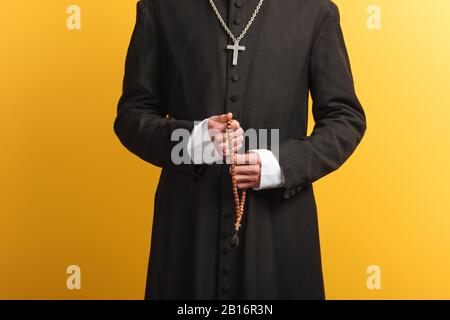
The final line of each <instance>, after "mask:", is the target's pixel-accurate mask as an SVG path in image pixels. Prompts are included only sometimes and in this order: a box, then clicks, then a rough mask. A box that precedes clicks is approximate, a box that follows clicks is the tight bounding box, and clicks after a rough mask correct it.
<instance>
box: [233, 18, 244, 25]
mask: <svg viewBox="0 0 450 320" xmlns="http://www.w3.org/2000/svg"><path fill="white" fill-rule="evenodd" d="M241 23H242V18H241V17H236V18H235V19H234V24H236V25H240V24H241Z"/></svg>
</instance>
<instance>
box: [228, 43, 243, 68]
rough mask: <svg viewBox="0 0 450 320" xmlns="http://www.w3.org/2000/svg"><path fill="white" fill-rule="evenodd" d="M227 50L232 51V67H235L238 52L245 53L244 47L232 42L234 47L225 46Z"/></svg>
mask: <svg viewBox="0 0 450 320" xmlns="http://www.w3.org/2000/svg"><path fill="white" fill-rule="evenodd" d="M227 49H228V50H233V66H235V65H237V63H238V57H239V51H245V47H244V46H240V45H239V41H238V40H236V41H234V45H231V44H229V45H227Z"/></svg>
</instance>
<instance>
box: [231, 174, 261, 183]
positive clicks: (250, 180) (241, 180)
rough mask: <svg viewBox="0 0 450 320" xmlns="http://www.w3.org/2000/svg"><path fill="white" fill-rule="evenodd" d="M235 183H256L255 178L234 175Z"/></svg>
mask: <svg viewBox="0 0 450 320" xmlns="http://www.w3.org/2000/svg"><path fill="white" fill-rule="evenodd" d="M235 177H236V182H237V183H238V184H239V183H254V182H255V181H256V179H255V177H253V176H246V175H235Z"/></svg>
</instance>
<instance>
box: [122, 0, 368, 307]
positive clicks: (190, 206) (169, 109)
mask: <svg viewBox="0 0 450 320" xmlns="http://www.w3.org/2000/svg"><path fill="white" fill-rule="evenodd" d="M257 2H258V1H257V0H242V1H239V0H215V3H216V5H217V7H218V9H219V11H220V12H221V13H222V16H223V17H224V19H225V21H226V22H227V24H228V25H229V26H230V27H231V30H232V32H233V33H234V34H235V35H236V36H237V35H238V34H240V32H241V31H242V29H243V28H244V26H245V24H246V23H247V21H248V19H249V18H250V16H251V14H252V12H253V10H254V8H255V7H256V5H257ZM231 43H232V42H231V41H230V39H229V38H228V35H227V34H226V33H225V31H224V30H223V28H222V26H221V25H220V24H219V22H218V20H217V18H216V16H215V15H214V12H213V10H212V8H211V7H210V4H209V2H208V0H141V1H139V2H138V4H137V21H136V25H135V29H134V32H133V35H132V38H131V42H130V46H129V49H128V54H127V59H126V65H125V76H124V83H123V94H122V96H121V98H120V101H119V105H118V113H117V118H116V120H115V123H114V130H115V133H116V134H117V136H118V137H119V139H120V141H121V142H122V143H123V145H124V146H125V147H126V148H127V149H128V150H130V151H131V152H132V153H134V154H136V155H137V156H139V157H140V158H142V159H144V160H145V161H147V162H149V163H151V164H153V165H155V166H158V167H162V173H161V177H160V180H159V184H158V188H157V192H156V195H155V208H154V221H153V231H152V232H153V233H152V242H151V254H150V263H149V271H148V277H147V286H146V295H145V297H146V298H151V299H323V298H325V293H324V284H323V277H322V268H321V256H320V245H319V232H318V223H317V212H316V203H315V199H314V194H313V187H312V183H313V182H314V181H316V180H317V179H319V178H321V177H323V176H325V175H326V174H328V173H330V172H332V171H334V170H336V169H337V168H338V167H339V166H341V165H342V164H343V163H344V162H345V161H346V159H347V158H348V157H349V156H350V155H351V154H352V152H353V151H354V150H355V148H356V147H357V145H358V144H359V142H360V141H361V139H362V137H363V135H364V132H365V129H366V123H365V114H364V111H363V109H362V107H361V105H360V103H359V101H358V98H357V96H356V94H355V90H354V85H353V79H352V74H351V69H350V63H349V59H348V55H347V51H346V47H345V43H344V39H343V36H342V32H341V28H340V22H339V12H338V8H337V7H336V5H335V4H334V3H332V2H331V1H329V0H265V1H264V3H263V5H262V7H261V10H260V13H259V15H258V16H257V17H256V19H255V21H254V23H253V25H252V26H251V28H250V30H249V31H248V32H247V35H246V36H245V38H244V39H243V40H242V41H241V45H244V46H245V47H246V50H245V52H240V54H239V62H238V65H237V66H233V65H232V60H231V59H232V52H231V51H228V50H226V45H227V44H231ZM309 92H311V96H312V99H313V110H312V111H313V116H314V120H315V126H314V130H313V132H312V134H311V135H309V136H307V119H308V118H307V116H308V93H309ZM229 111H231V112H233V114H234V118H235V119H237V120H238V121H239V122H240V123H241V126H242V127H243V129H244V130H246V129H249V128H254V129H280V132H279V134H280V144H279V162H280V166H281V168H282V170H283V173H284V176H285V180H286V183H285V185H284V186H283V187H280V188H275V189H269V190H261V191H254V190H249V191H248V195H247V204H246V210H245V215H244V219H243V225H242V228H241V232H240V244H239V246H238V247H237V248H232V247H231V246H230V236H231V230H232V227H233V222H234V216H233V212H234V202H233V198H232V192H231V182H230V175H229V171H228V166H227V165H220V164H214V165H194V164H182V165H176V164H174V163H173V162H172V161H171V157H170V155H171V150H172V147H173V146H174V145H175V144H177V143H178V142H176V141H172V140H171V133H172V131H173V130H174V129H177V128H185V129H188V130H192V129H193V126H194V121H195V120H202V119H205V118H207V117H210V116H212V115H217V114H223V113H225V112H229ZM349 200H350V199H349Z"/></svg>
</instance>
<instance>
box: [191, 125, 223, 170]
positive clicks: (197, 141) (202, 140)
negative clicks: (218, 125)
mask: <svg viewBox="0 0 450 320" xmlns="http://www.w3.org/2000/svg"><path fill="white" fill-rule="evenodd" d="M208 120H209V118H207V119H204V120H203V121H200V122H198V123H197V124H196V125H195V126H194V129H193V130H192V133H191V136H190V137H189V140H188V144H187V152H188V155H189V157H190V158H191V160H192V163H194V164H212V163H215V162H217V161H220V160H222V156H221V155H220V153H219V152H218V151H217V150H216V148H215V146H214V143H213V142H212V141H211V135H210V134H209V130H208Z"/></svg>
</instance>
